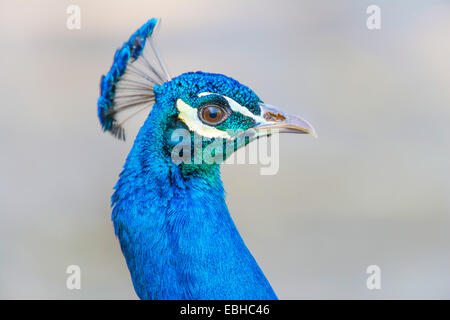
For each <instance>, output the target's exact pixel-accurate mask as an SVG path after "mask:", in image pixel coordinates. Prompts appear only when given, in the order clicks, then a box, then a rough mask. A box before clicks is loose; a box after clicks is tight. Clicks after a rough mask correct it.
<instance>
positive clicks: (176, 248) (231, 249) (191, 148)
mask: <svg viewBox="0 0 450 320" xmlns="http://www.w3.org/2000/svg"><path fill="white" fill-rule="evenodd" d="M158 25H159V19H156V18H152V19H150V20H149V21H147V22H146V23H145V24H144V25H143V26H142V27H141V28H139V29H138V30H137V31H136V32H135V33H134V34H132V35H131V37H130V38H129V40H128V41H127V42H125V43H124V44H123V46H122V47H121V48H120V49H118V50H117V51H116V53H115V56H114V61H113V64H112V67H111V69H110V70H109V72H108V73H107V74H106V75H103V76H102V78H101V82H100V97H99V99H98V102H97V106H98V117H99V119H100V123H101V126H102V128H103V130H104V131H109V132H110V133H112V134H113V135H114V136H115V137H117V138H119V139H122V140H124V139H125V131H124V128H123V124H124V122H125V121H126V120H127V119H129V118H130V117H131V116H133V115H134V114H135V113H137V112H141V111H142V110H146V109H147V110H149V109H150V107H151V111H150V112H149V115H148V117H147V118H146V120H145V122H144V124H143V125H142V127H141V128H140V130H139V132H138V134H137V136H136V138H135V141H134V144H133V147H132V148H131V151H130V153H129V155H128V157H127V159H126V162H125V164H124V167H123V170H122V172H121V173H120V176H119V180H118V182H117V184H116V186H115V187H114V193H113V196H112V198H111V202H112V221H113V225H114V230H115V234H116V236H117V237H118V239H119V242H120V246H121V249H122V252H123V255H124V256H125V259H126V263H127V266H128V269H129V271H130V274H131V278H132V282H133V286H134V289H135V291H136V293H137V295H138V297H139V298H141V299H170V300H172V299H177V300H178V299H205V300H210V299H220V300H229V299H233V300H241V299H246V300H247V299H251V300H257V299H264V300H272V299H277V295H276V294H275V292H274V290H273V289H272V287H271V285H270V284H269V282H268V280H267V279H266V277H265V276H264V274H263V272H262V271H261V269H260V268H259V266H258V264H257V262H256V261H255V259H254V257H253V256H252V254H251V253H250V251H249V250H248V248H247V247H246V245H245V243H244V241H243V240H242V238H241V236H240V234H239V232H238V230H237V228H236V226H235V224H234V222H233V220H232V218H231V216H230V214H229V211H228V208H227V205H226V202H225V192H224V188H223V184H222V181H221V178H220V164H221V163H223V161H224V160H225V159H227V158H228V157H229V156H230V154H231V153H232V152H234V151H236V150H237V149H239V148H242V147H244V146H245V145H247V144H248V143H250V142H252V141H254V140H255V139H257V138H259V137H261V136H267V135H270V134H271V133H273V132H275V131H273V130H277V132H291V133H307V134H312V135H315V131H314V128H313V127H312V126H311V124H309V123H308V122H307V121H306V120H303V119H301V118H300V117H297V116H293V115H290V114H288V113H286V112H283V111H282V110H280V109H278V108H276V107H274V106H271V105H268V104H265V103H263V102H262V101H261V99H260V98H259V97H258V96H257V95H256V94H255V93H254V92H253V91H252V90H251V89H250V88H248V87H247V86H245V85H243V84H241V83H239V82H238V81H236V80H234V79H232V78H230V77H227V76H225V75H222V74H213V73H206V72H200V71H198V72H187V73H184V74H181V75H179V76H177V77H175V78H171V76H170V75H169V73H168V71H167V68H166V66H165V65H164V62H163V60H162V59H161V56H160V54H159V51H158V50H157V47H156V45H155V39H154V34H155V30H156V29H157V26H158ZM126 113H128V116H127V117H126V118H125V119H122V120H119V114H120V117H123V115H124V114H126ZM212 146H214V147H212ZM206 155H208V156H209V158H208V157H206ZM207 159H214V161H206V160H207Z"/></svg>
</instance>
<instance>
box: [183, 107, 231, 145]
mask: <svg viewBox="0 0 450 320" xmlns="http://www.w3.org/2000/svg"><path fill="white" fill-rule="evenodd" d="M177 109H178V111H179V115H178V117H179V118H180V119H181V120H183V122H184V123H185V124H186V125H187V126H188V128H189V130H191V131H194V132H196V133H197V134H199V135H201V136H203V137H206V138H210V139H211V138H225V139H231V137H230V135H229V134H228V132H226V131H223V130H219V129H217V128H214V127H211V126H208V125H206V124H204V123H203V122H202V121H201V120H200V119H199V118H198V113H197V112H198V111H197V109H195V108H193V107H191V106H190V105H188V104H187V103H186V102H184V101H183V100H181V99H178V100H177Z"/></svg>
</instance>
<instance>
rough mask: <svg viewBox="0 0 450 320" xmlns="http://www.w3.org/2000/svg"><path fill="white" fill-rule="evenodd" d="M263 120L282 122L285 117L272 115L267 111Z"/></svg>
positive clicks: (276, 114)
mask: <svg viewBox="0 0 450 320" xmlns="http://www.w3.org/2000/svg"><path fill="white" fill-rule="evenodd" d="M264 119H266V120H267V121H283V120H286V117H285V116H283V115H282V114H281V113H273V112H270V111H269V112H266V113H265V114H264Z"/></svg>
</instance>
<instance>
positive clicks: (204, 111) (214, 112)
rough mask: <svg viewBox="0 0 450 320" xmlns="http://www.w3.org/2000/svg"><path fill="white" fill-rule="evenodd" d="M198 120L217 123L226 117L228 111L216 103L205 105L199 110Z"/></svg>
mask: <svg viewBox="0 0 450 320" xmlns="http://www.w3.org/2000/svg"><path fill="white" fill-rule="evenodd" d="M199 115H200V120H202V121H203V122H204V123H206V124H210V125H214V126H216V125H218V124H220V123H222V122H224V121H225V120H226V119H227V118H228V113H227V112H226V110H225V109H224V108H222V107H221V106H218V105H206V106H204V107H202V108H201V109H200V110H199Z"/></svg>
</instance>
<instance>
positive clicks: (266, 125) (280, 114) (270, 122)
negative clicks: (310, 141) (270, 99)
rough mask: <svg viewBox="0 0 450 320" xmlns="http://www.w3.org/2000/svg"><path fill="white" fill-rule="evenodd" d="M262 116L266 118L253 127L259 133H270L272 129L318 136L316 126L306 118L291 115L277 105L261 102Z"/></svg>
mask: <svg viewBox="0 0 450 320" xmlns="http://www.w3.org/2000/svg"><path fill="white" fill-rule="evenodd" d="M259 107H260V109H261V117H263V118H264V120H265V121H264V122H261V123H259V124H258V125H256V126H255V127H253V128H252V129H253V130H255V131H257V132H258V135H262V134H265V131H267V134H269V133H270V131H272V130H278V131H279V132H287V133H306V134H310V135H312V136H313V137H315V138H317V134H316V131H315V130H314V127H313V126H312V125H311V124H310V123H309V122H308V121H306V120H304V119H302V118H300V117H297V116H294V115H290V114H288V113H286V112H284V111H282V110H280V109H279V108H277V107H274V106H271V105H268V104H264V103H260V104H259Z"/></svg>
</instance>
